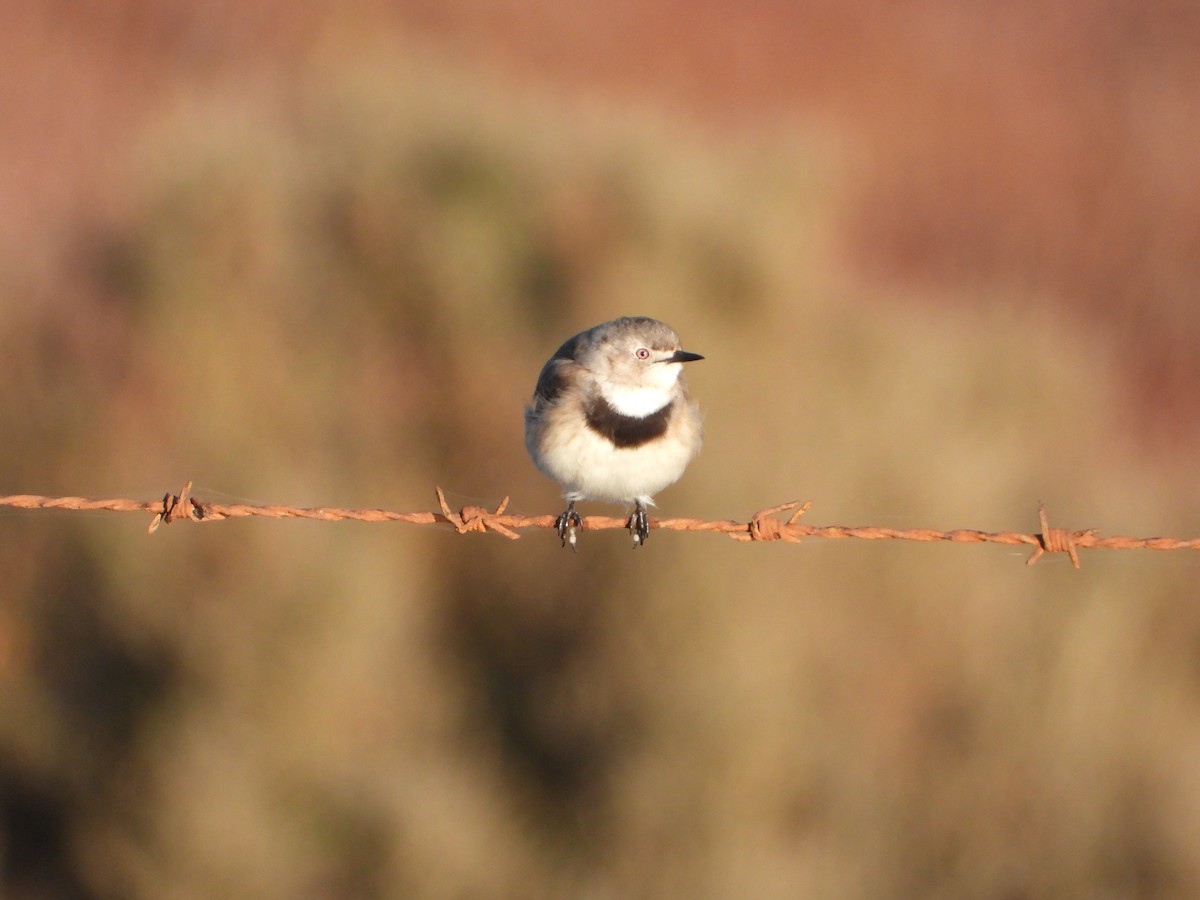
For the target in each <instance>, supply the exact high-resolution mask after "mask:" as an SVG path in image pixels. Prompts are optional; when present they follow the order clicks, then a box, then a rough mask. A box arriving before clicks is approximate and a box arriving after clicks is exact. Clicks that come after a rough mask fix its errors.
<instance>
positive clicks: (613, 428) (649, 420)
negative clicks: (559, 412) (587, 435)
mask: <svg viewBox="0 0 1200 900" xmlns="http://www.w3.org/2000/svg"><path fill="white" fill-rule="evenodd" d="M674 405H675V403H674V401H672V402H670V403H668V404H667V405H666V406H664V407H663V408H662V409H659V410H656V411H655V412H652V413H650V415H648V416H626V415H622V414H621V413H619V412H617V411H616V410H615V409H613V408H612V406H611V405H610V404H609V403H608V401H607V400H605V399H604V398H603V397H597V398H596V399H595V400H594V401H592V403H591V404H590V405H589V406H588V408H587V424H588V428H590V429H592V431H594V432H596V434H598V435H600V436H601V437H606V438H608V439H609V440H610V441H612V443H613V445H614V446H616V447H619V448H625V449H628V448H630V447H640V446H642V444H646V443H649V442H650V441H652V440H654V439H655V438H660V437H662V436H663V434H664V433H666V430H667V425H668V424H669V423H670V421H671V408H672V407H673V406H674Z"/></svg>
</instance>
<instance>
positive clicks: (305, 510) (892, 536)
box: [0, 481, 1200, 569]
mask: <svg viewBox="0 0 1200 900" xmlns="http://www.w3.org/2000/svg"><path fill="white" fill-rule="evenodd" d="M436 490H437V499H438V506H439V511H436V512H411V513H402V512H393V511H391V510H386V509H342V508H340V507H334V506H316V507H297V506H276V505H267V504H256V503H212V502H209V501H204V500H198V499H196V498H195V497H192V496H191V491H192V483H191V482H190V481H189V482H188V483H187V484H186V485H184V487H183V490H182V491H180V492H179V493H178V494H172V493H166V494H164V495H163V498H162V500H158V501H143V500H129V499H125V498H116V499H109V500H91V499H88V498H86V497H41V496H37V495H33V494H15V495H12V496H8V497H0V506H8V507H15V508H17V509H63V510H106V511H109V512H140V513H153V514H154V518H153V519H152V520H151V522H150V528H149V531H150V533H153V532H155V531H156V530H157V529H158V528H159V526H161V525H165V524H169V523H171V522H178V521H189V522H220V521H222V520H224V519H237V518H245V517H248V516H265V517H267V518H273V519H312V520H316V521H320V522H337V521H346V520H348V521H355V522H407V523H409V524H411V525H437V524H445V525H450V526H452V527H453V528H454V530H455V531H457V532H458V533H459V534H466V533H468V532H480V533H487V532H494V533H496V534H500V535H503V536H504V537H506V538H509V539H510V540H516V539H517V538H518V537H520V535H519V534H517V531H518V530H519V529H523V528H555V526H556V522H557V516H525V515H516V514H512V513H506V512H505V510H506V509H507V508H508V498H507V497H505V498H504V500H503V501H502V502H501V503H500V505H499V506H498V507H497V508H496V510H495V511H494V512H493V511H490V510H487V509H484V508H483V507H481V506H464V507H462V508H461V509H459V510H458V511H457V512H456V511H454V510H452V509H451V508H450V505H449V504H448V503H447V502H446V495H445V494H444V493H443V492H442V489H441V488H437V489H436ZM811 506H812V501H811V500H809V501H807V502H805V503H801V502H800V501H798V500H797V501H793V502H790V503H780V504H778V505H777V506H770V507H767V508H766V509H761V510H759V511H758V512H756V513H755V514H754V515H753V516H751V517H750V520H749V521H748V522H738V521H735V520H732V519H723V520H717V521H704V520H701V519H678V518H677V519H651V520H650V527H651V528H653V529H664V530H670V531H695V532H713V533H715V534H725V535H728V536H729V537H731V538H733V539H734V540H735V541H784V542H786V543H799V542H800V541H802V540H807V539H827V540H843V539H859V540H867V541H889V540H891V541H922V542H935V541H949V542H950V543H957V544H980V543H991V544H1009V545H1025V546H1029V547H1031V548H1032V549H1033V552H1032V554H1031V555H1030V556H1029V558H1028V559H1027V560H1026V564H1027V565H1033V564H1034V563H1035V562H1037V561H1038V560H1039V559H1040V558H1041V557H1042V555H1043V554H1046V553H1066V554H1067V555H1068V556H1069V557H1070V559H1071V563H1072V564H1073V565H1074V566H1075V568H1076V569H1078V568H1079V551H1080V550H1093V549H1106V550H1198V549H1200V538H1192V539H1186V540H1180V539H1178V538H1170V537H1150V538H1137V537H1125V536H1121V535H1114V536H1110V537H1101V536H1100V535H1099V534H1098V533H1097V531H1096V529H1094V528H1088V529H1084V530H1082V531H1073V530H1070V529H1067V528H1052V527H1051V526H1050V523H1049V518H1048V516H1047V513H1046V507H1045V504H1041V503H1039V504H1038V518H1039V520H1040V524H1041V529H1042V530H1041V531H1040V532H1035V533H1032V534H1026V533H1023V532H1019V531H977V530H975V529H966V528H963V529H956V530H954V531H938V530H936V529H931V528H881V527H878V526H874V525H863V526H854V527H848V526H845V525H807V524H804V523H802V522H801V521H800V518H801V516H803V515H804V514H805V513H806V512H808V510H809V508H810V507H811ZM784 513H789V515H788V516H787V518H786V519H783V518H780V516H782V515H783V514H784ZM628 525H629V520H628V519H625V518H613V517H610V516H584V517H583V526H582V527H583V529H584V530H585V531H603V530H605V529H610V528H627V527H628Z"/></svg>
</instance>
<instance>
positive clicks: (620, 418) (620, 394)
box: [525, 316, 704, 550]
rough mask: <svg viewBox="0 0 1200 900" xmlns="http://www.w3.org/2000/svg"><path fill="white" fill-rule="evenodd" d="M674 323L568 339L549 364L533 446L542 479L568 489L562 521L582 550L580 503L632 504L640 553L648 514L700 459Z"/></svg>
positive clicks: (542, 378) (533, 412)
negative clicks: (658, 498)
mask: <svg viewBox="0 0 1200 900" xmlns="http://www.w3.org/2000/svg"><path fill="white" fill-rule="evenodd" d="M700 359H704V357H703V356H701V355H700V354H699V353H689V352H688V351H686V350H684V349H683V346H682V344H681V343H680V340H679V335H678V334H676V333H675V331H674V329H672V328H671V327H670V326H669V325H667V324H665V323H664V322H660V321H658V320H657V319H651V318H648V317H646V316H624V317H622V318H619V319H613V320H612V321H611V322H603V323H601V324H600V325H596V326H594V327H592V328H589V329H587V330H586V331H581V332H580V333H579V334H577V335H575V336H574V337H572V338H569V339H568V340H567V341H566V342H564V343H563V345H562V346H561V347H559V348H558V350H557V351H555V353H554V355H553V356H551V357H550V359H549V360H548V361H547V362H546V365H545V366H544V367H543V368H542V371H541V374H540V375H539V376H538V380H537V387H536V388H535V389H534V392H533V399H532V400H531V401H530V403H529V405H528V406H527V407H526V408H525V448H526V449H527V450H528V451H529V455H530V457H531V458H532V459H533V464H534V465H535V466H536V467H537V468H538V470H539V471H541V472H542V474H544V475H546V476H548V477H549V478H552V479H553V480H555V481H557V482H558V483H559V484H560V485H562V487H563V496H564V497H565V499H566V500H567V501H568V502H567V508H566V510H565V511H564V512H563V513H562V515H560V516H558V518H557V519H556V520H555V530H556V531H557V532H558V536H559V538H560V539H561V540H562V545H563V546H564V547H565V546H566V545H567V543H568V541H569V542H570V544H571V549H572V550H575V549H576V547H575V529H576V527H582V526H583V520H582V519H581V518H580V516H579V513H577V512H576V511H575V504H576V503H577V502H578V501H581V500H601V501H606V502H610V503H630V502H632V503H633V513H632V515H630V517H629V522H628V528H629V532H630V535H631V536H632V537H633V547H634V549H637V548H638V547H639V546H641V545H642V544H644V543H645V542H646V538H647V537H649V534H650V520H649V518H648V516H647V514H646V508H647V507H650V506H654V495H655V494H657V493H658V492H659V491H661V490H662V489H663V488H665V487H667V486H668V485H671V484H674V483H675V482H676V481H678V480H679V477H680V476H681V475H683V471H684V469H686V468H687V467H688V464H689V463H691V461H692V460H693V459H695V457H696V454H697V453H699V452H700V446H701V443H702V442H703V433H702V431H703V429H702V425H701V420H700V410H699V407H698V406H697V404H696V402H695V401H694V400H693V399H692V398H691V395H690V393H689V392H688V386H687V382H686V381H685V380H684V377H683V364H684V363H689V362H695V361H696V360H700Z"/></svg>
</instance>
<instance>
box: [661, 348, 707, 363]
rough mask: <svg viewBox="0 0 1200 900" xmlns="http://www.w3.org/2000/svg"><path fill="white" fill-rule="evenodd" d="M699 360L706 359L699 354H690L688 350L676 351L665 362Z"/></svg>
mask: <svg viewBox="0 0 1200 900" xmlns="http://www.w3.org/2000/svg"><path fill="white" fill-rule="evenodd" d="M698 359H704V357H703V356H701V355H700V354H699V353H688V352H687V351H686V350H676V351H675V352H674V353H672V354H671V355H670V356H668V357H667V358H666V359H664V360H663V362H695V361H696V360H698Z"/></svg>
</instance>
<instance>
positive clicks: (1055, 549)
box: [1025, 500, 1096, 569]
mask: <svg viewBox="0 0 1200 900" xmlns="http://www.w3.org/2000/svg"><path fill="white" fill-rule="evenodd" d="M1038 520H1039V521H1040V522H1041V523H1042V532H1041V534H1037V535H1034V537H1036V538H1037V539H1038V544H1037V546H1036V547H1034V548H1033V553H1032V554H1030V556H1029V559H1027V560H1025V565H1027V566H1032V565H1033V564H1034V563H1035V562H1037V561H1038V560H1039V559H1041V558H1042V554H1044V553H1065V554H1067V555H1068V556H1069V557H1071V565H1073V566H1074V567H1075V568H1076V569H1078V568H1079V551H1078V550H1076V549H1075V548H1076V542H1077V541H1083V540H1090V539H1091V538H1094V537H1095V536H1096V529H1095V528H1089V529H1087V530H1085V531H1068V530H1067V529H1065V528H1051V527H1050V519H1049V517H1048V516H1047V515H1046V504H1045V503H1043V502H1041V501H1040V500H1039V501H1038Z"/></svg>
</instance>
